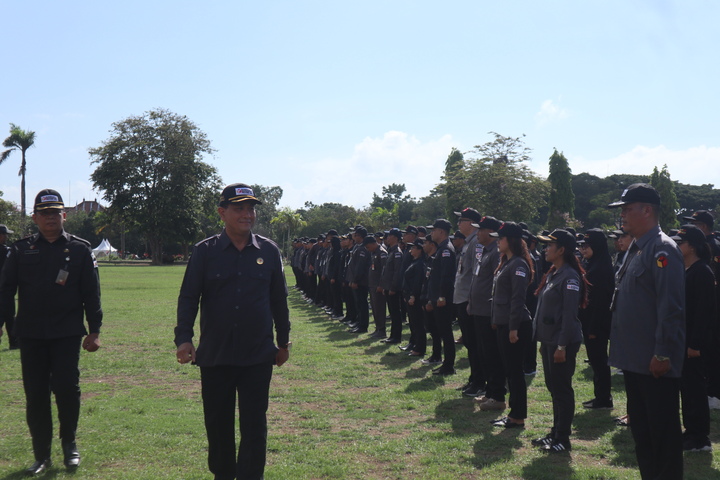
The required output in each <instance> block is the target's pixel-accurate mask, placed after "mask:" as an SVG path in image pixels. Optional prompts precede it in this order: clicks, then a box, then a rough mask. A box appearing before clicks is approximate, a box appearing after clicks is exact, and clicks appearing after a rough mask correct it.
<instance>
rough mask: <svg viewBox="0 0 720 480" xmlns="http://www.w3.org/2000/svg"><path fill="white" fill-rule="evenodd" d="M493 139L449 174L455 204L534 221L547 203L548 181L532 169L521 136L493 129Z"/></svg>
mask: <svg viewBox="0 0 720 480" xmlns="http://www.w3.org/2000/svg"><path fill="white" fill-rule="evenodd" d="M490 134H491V135H493V136H494V139H493V140H492V141H490V142H487V143H485V144H482V145H476V146H475V148H474V149H473V150H471V151H470V152H468V153H466V154H465V165H464V167H463V168H462V169H460V170H458V171H457V172H455V174H454V175H453V176H452V177H451V178H446V185H445V188H446V189H447V188H452V189H453V191H454V194H453V195H454V197H455V200H454V203H453V205H462V207H463V208H464V207H473V208H475V209H477V210H478V211H479V212H480V213H481V214H483V215H492V216H494V217H496V218H499V219H501V220H513V221H517V222H519V221H526V222H527V221H532V220H533V219H536V218H537V217H538V215H539V209H540V208H541V207H544V206H545V205H546V200H545V199H546V198H547V192H548V184H547V182H546V181H545V180H543V179H542V178H540V177H539V176H538V175H536V174H535V173H533V171H532V170H530V167H529V166H528V165H527V161H528V160H530V155H529V154H530V151H531V150H530V149H529V148H528V147H526V146H525V143H524V142H523V140H522V137H515V138H513V137H505V136H502V135H500V134H498V133H494V132H490Z"/></svg>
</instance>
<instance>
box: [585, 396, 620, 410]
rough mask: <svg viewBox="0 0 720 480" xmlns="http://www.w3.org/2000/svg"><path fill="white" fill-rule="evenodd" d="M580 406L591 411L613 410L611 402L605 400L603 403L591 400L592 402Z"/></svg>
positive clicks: (594, 399)
mask: <svg viewBox="0 0 720 480" xmlns="http://www.w3.org/2000/svg"><path fill="white" fill-rule="evenodd" d="M582 406H583V407H585V408H590V409H592V410H612V409H613V401H612V400H606V401H604V402H603V401H600V400H598V399H597V398H593V399H592V400H588V401H587V402H583V404H582Z"/></svg>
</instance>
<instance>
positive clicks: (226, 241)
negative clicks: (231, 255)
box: [218, 228, 260, 250]
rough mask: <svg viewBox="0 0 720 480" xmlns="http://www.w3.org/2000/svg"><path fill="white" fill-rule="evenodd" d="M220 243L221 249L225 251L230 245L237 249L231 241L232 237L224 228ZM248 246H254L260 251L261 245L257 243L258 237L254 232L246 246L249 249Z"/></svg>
mask: <svg viewBox="0 0 720 480" xmlns="http://www.w3.org/2000/svg"><path fill="white" fill-rule="evenodd" d="M218 243H219V244H220V247H221V248H222V249H223V250H225V249H226V248H228V247H229V246H230V245H232V246H233V247H235V245H234V244H233V242H232V240H230V236H229V235H228V234H227V232H226V231H225V229H224V228H223V231H222V233H220V238H219V239H218ZM248 245H252V246H253V247H255V248H256V249H258V250H259V249H260V245H259V244H258V241H257V235H255V234H254V233H252V232H250V241H249V242H248V243H247V245H245V246H246V247H247V246H248Z"/></svg>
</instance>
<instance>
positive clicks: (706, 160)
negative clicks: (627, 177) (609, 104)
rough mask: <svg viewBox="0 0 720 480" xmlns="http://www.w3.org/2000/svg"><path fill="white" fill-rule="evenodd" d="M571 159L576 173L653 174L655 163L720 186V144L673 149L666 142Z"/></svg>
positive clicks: (682, 177) (686, 178)
mask: <svg viewBox="0 0 720 480" xmlns="http://www.w3.org/2000/svg"><path fill="white" fill-rule="evenodd" d="M569 163H570V168H571V169H572V171H573V173H574V174H577V173H581V172H587V173H590V174H592V175H596V176H598V177H607V176H608V175H613V174H618V173H628V174H634V175H650V174H651V173H652V171H653V168H654V167H657V168H658V170H660V169H662V167H663V165H667V167H668V171H669V172H670V178H672V179H673V180H677V181H679V182H681V183H686V184H690V185H703V184H708V183H711V184H713V185H715V188H720V147H707V146H705V145H700V146H698V147H690V148H688V149H685V150H670V149H669V148H667V147H665V146H664V145H659V146H657V147H646V146H643V145H638V146H636V147H635V148H633V149H632V150H630V151H629V152H624V153H621V154H619V155H618V156H616V157H613V158H609V159H600V160H588V159H585V158H582V157H571V158H570V159H569Z"/></svg>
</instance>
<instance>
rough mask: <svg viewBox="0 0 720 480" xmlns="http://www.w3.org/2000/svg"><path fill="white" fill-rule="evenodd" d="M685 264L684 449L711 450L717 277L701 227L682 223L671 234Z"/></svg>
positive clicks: (681, 393) (681, 392)
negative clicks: (710, 363)
mask: <svg viewBox="0 0 720 480" xmlns="http://www.w3.org/2000/svg"><path fill="white" fill-rule="evenodd" d="M672 239H673V240H675V241H676V242H677V244H678V246H679V247H680V251H681V252H682V254H683V261H684V263H685V307H686V310H685V328H686V332H687V335H686V337H685V338H686V346H687V358H685V363H684V364H683V370H682V378H681V381H680V397H681V400H682V420H683V425H684V427H685V432H683V450H685V451H686V452H688V451H689V452H709V451H710V450H712V446H711V443H710V408H709V405H708V401H707V390H706V386H707V378H706V375H705V371H706V366H705V364H704V362H703V358H704V357H705V356H707V354H708V352H709V351H710V349H712V348H713V347H714V346H715V345H714V342H713V341H712V336H711V332H712V324H713V322H714V321H715V318H717V317H716V311H715V309H716V304H715V276H714V275H713V272H712V270H711V269H710V267H709V266H708V262H709V261H710V248H709V247H708V244H707V238H706V237H705V234H704V233H703V231H702V230H700V229H699V228H698V227H696V226H695V225H690V224H689V225H683V226H682V228H680V230H679V231H678V232H677V234H676V235H675V236H673V237H672Z"/></svg>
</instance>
